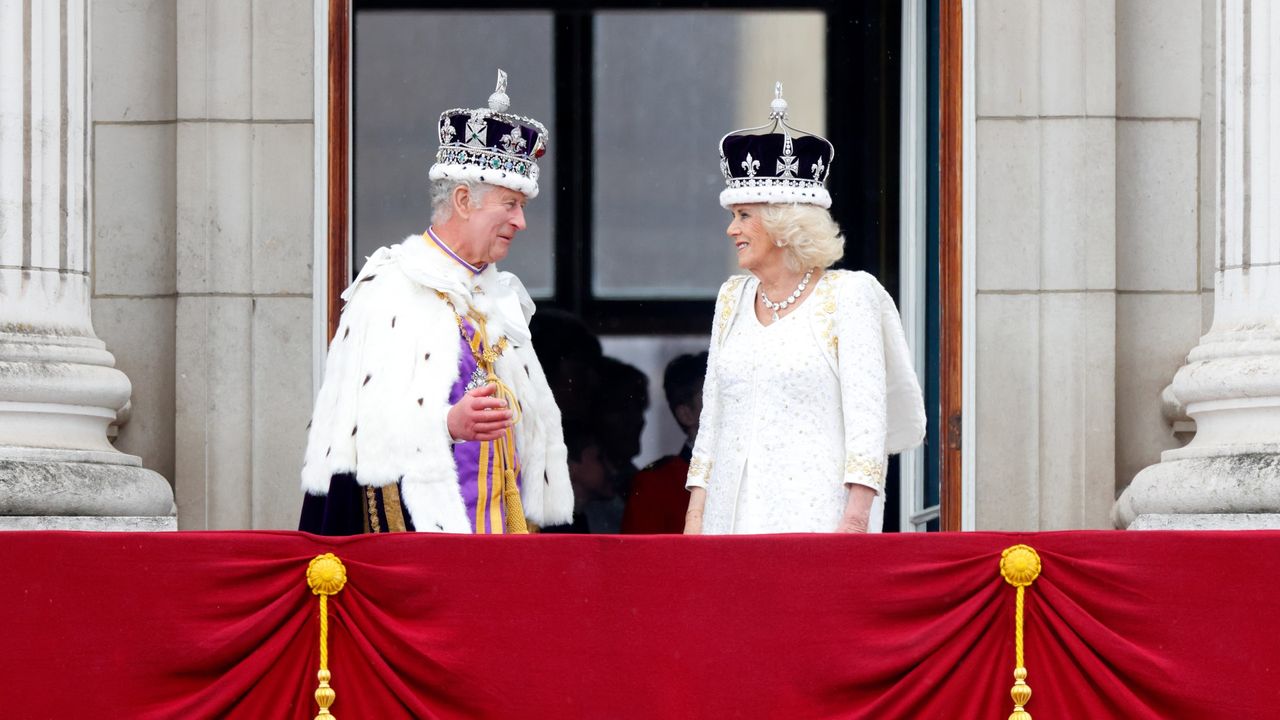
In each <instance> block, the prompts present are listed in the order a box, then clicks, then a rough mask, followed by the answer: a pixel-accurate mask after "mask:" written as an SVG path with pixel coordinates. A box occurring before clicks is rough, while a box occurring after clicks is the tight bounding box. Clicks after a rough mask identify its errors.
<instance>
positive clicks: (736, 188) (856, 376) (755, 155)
mask: <svg viewBox="0 0 1280 720" xmlns="http://www.w3.org/2000/svg"><path fill="white" fill-rule="evenodd" d="M781 94H782V93H781V83H779V85H778V91H777V96H776V98H775V100H774V101H773V104H772V107H771V110H772V112H771V113H770V119H771V122H770V124H769V125H765V126H764V127H761V128H753V129H749V130H742V131H738V132H734V133H730V134H729V135H726V136H725V137H724V138H723V139H722V140H721V141H720V169H721V172H722V173H723V175H724V176H725V181H726V186H727V187H726V189H725V190H724V191H723V192H721V194H720V204H721V205H722V206H724V207H725V208H726V209H728V210H729V211H730V213H731V214H732V220H731V222H730V224H729V227H728V230H727V232H728V235H729V239H730V241H731V242H732V243H733V245H734V247H735V248H736V250H737V258H738V266H739V267H741V268H742V269H743V270H746V271H747V272H748V273H749V274H748V275H739V276H734V277H731V278H729V280H728V281H727V282H725V284H724V285H723V286H722V287H721V288H720V293H719V297H718V298H717V300H716V309H715V316H714V320H713V326H712V334H711V348H710V355H709V358H708V363H707V376H706V380H705V384H704V385H703V395H702V400H703V406H702V417H701V420H700V423H699V430H698V437H697V441H696V442H695V443H694V447H693V453H692V456H691V458H690V462H689V474H688V477H687V479H686V486H687V487H688V488H689V489H690V491H691V493H690V497H689V508H688V511H687V514H686V521H685V532H686V533H689V534H698V533H707V534H712V533H717V534H718V533H780V532H868V531H871V532H878V531H879V530H880V529H881V526H882V522H883V513H884V502H883V500H884V479H885V465H886V461H887V456H888V455H889V454H892V453H897V452H901V451H903V450H906V449H908V448H911V447H914V446H915V445H918V444H919V443H920V441H921V440H922V439H923V437H924V402H923V399H922V397H921V394H920V386H919V384H918V383H917V381H916V375H915V372H914V370H912V367H911V356H910V353H909V351H908V349H907V343H906V338H905V335H904V333H903V331H902V321H901V319H900V318H899V317H898V312H897V308H895V307H894V304H893V300H892V299H891V298H890V297H889V294H888V293H887V292H885V290H884V288H883V287H881V286H880V283H879V282H877V281H876V279H875V278H874V277H872V276H871V275H868V274H867V273H864V272H849V271H844V270H831V269H829V268H830V267H831V265H832V264H833V263H835V261H836V260H838V259H840V257H841V256H842V255H843V254H844V238H843V237H842V236H841V235H840V230H839V228H838V227H837V226H836V223H835V221H834V220H832V218H831V215H830V213H829V212H828V210H827V208H829V207H830V206H831V196H830V195H829V193H828V192H827V189H826V187H825V181H826V180H827V178H828V177H829V175H830V173H831V161H832V159H833V157H834V155H835V149H834V148H833V147H832V145H831V143H830V142H828V141H827V140H826V139H824V138H821V137H818V136H814V135H805V134H801V133H799V132H798V131H796V130H794V129H793V128H791V127H790V126H789V125H788V124H787V123H786V118H787V104H786V101H785V100H783V99H782V97H781Z"/></svg>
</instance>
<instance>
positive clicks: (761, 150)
mask: <svg viewBox="0 0 1280 720" xmlns="http://www.w3.org/2000/svg"><path fill="white" fill-rule="evenodd" d="M835 155H836V149H835V147H834V146H833V145H832V144H831V142H830V141H829V140H827V139H826V138H824V137H819V136H817V135H812V134H809V133H805V132H801V131H799V130H796V129H795V128H793V127H791V126H790V125H788V124H787V101H786V100H783V99H782V83H777V84H776V85H774V97H773V102H772V103H770V104H769V122H768V123H767V124H765V125H762V126H760V127H756V128H747V129H745V130H735V131H734V132H731V133H729V134H728V135H725V136H724V137H723V138H721V140H720V172H721V173H722V174H723V175H724V181H725V189H724V190H723V191H721V193H720V204H721V205H722V206H724V207H726V208H727V207H730V206H732V205H745V204H750V203H806V204H811V205H819V206H821V207H824V208H829V207H831V194H830V193H828V192H827V188H826V181H827V178H828V177H830V175H831V162H832V161H833V160H834V159H835Z"/></svg>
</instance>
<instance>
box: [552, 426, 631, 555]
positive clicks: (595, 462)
mask: <svg viewBox="0 0 1280 720" xmlns="http://www.w3.org/2000/svg"><path fill="white" fill-rule="evenodd" d="M564 441H565V444H566V445H567V446H568V448H569V481H570V482H572V483H573V522H571V523H570V524H568V525H553V526H551V527H547V528H543V530H542V531H543V532H544V533H565V534H587V533H591V532H597V533H600V532H605V530H603V529H601V528H599V527H593V526H592V518H591V517H590V516H589V515H588V513H587V508H588V507H589V506H590V504H591V503H593V502H595V501H599V500H606V499H608V498H610V497H612V496H613V488H612V486H611V485H610V482H609V467H608V464H607V463H606V462H605V459H604V451H603V450H601V448H600V441H599V439H598V438H597V437H596V433H595V430H594V429H593V425H592V424H589V423H578V422H570V421H568V420H566V421H565V424H564Z"/></svg>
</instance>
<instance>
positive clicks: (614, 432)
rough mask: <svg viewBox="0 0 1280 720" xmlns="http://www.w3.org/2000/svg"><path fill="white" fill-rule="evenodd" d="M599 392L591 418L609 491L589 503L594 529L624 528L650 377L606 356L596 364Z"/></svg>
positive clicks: (614, 532)
mask: <svg viewBox="0 0 1280 720" xmlns="http://www.w3.org/2000/svg"><path fill="white" fill-rule="evenodd" d="M597 370H598V372H599V377H600V391H599V392H598V393H597V394H596V395H595V402H594V403H593V406H592V412H591V419H592V422H593V423H594V424H595V427H596V433H597V436H598V437H599V439H600V449H601V451H602V452H603V453H604V460H605V464H606V467H607V468H608V470H609V492H608V494H607V495H606V496H605V497H600V498H595V499H593V500H592V502H591V503H590V504H588V505H587V510H586V512H587V517H588V519H589V520H590V522H591V529H592V532H596V533H610V534H616V533H619V532H621V531H622V513H623V509H624V508H625V507H626V498H627V495H628V493H629V492H630V490H631V478H632V477H633V476H634V475H635V474H636V471H637V469H638V468H636V465H635V458H636V456H637V455H639V454H640V436H641V435H642V434H643V433H644V414H645V412H647V411H648V410H649V376H648V375H645V374H644V371H643V370H641V369H640V368H637V367H635V366H634V365H630V364H628V363H625V362H623V361H621V360H619V359H617V358H612V357H607V356H606V357H603V358H601V359H600V362H599V364H598V366H597Z"/></svg>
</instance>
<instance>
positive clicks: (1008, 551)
mask: <svg viewBox="0 0 1280 720" xmlns="http://www.w3.org/2000/svg"><path fill="white" fill-rule="evenodd" d="M1040 569H1041V565H1040V555H1039V554H1038V553H1036V551H1035V550H1033V549H1031V548H1030V547H1028V546H1026V545H1014V546H1012V547H1008V548H1005V550H1004V552H1002V553H1000V575H1001V576H1002V577H1004V580H1005V582H1007V583H1009V584H1010V585H1012V586H1014V587H1015V588H1017V591H1018V597H1017V601H1016V603H1015V606H1014V618H1013V643H1014V655H1015V657H1016V661H1017V663H1016V664H1017V666H1016V667H1015V668H1014V669H1013V689H1011V690H1010V691H1009V694H1010V695H1011V696H1012V697H1013V713H1012V714H1011V715H1009V720H1031V713H1029V712H1027V711H1026V710H1025V709H1024V708H1025V706H1026V704H1027V703H1028V702H1029V701H1030V700H1031V686H1030V685H1028V684H1027V665H1026V660H1025V658H1024V657H1023V652H1022V651H1023V624H1022V615H1023V610H1024V609H1025V602H1026V589H1027V588H1028V587H1030V585H1031V583H1033V582H1035V579H1036V578H1038V577H1040Z"/></svg>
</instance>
